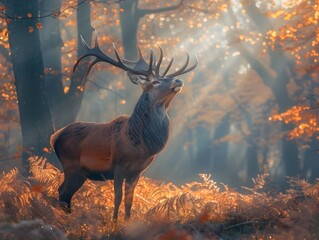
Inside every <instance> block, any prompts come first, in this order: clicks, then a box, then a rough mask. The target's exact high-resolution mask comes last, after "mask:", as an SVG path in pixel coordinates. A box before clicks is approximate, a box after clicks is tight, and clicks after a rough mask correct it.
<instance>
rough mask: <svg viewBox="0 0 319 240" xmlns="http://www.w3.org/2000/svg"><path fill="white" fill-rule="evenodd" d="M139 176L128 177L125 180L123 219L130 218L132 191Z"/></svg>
mask: <svg viewBox="0 0 319 240" xmlns="http://www.w3.org/2000/svg"><path fill="white" fill-rule="evenodd" d="M139 178H140V176H139V175H138V176H135V177H129V178H126V179H125V219H126V220H127V219H129V218H130V217H131V208H132V202H133V195H134V189H135V187H136V184H137V182H138V179H139Z"/></svg>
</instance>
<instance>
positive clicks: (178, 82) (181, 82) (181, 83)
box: [175, 79, 183, 85]
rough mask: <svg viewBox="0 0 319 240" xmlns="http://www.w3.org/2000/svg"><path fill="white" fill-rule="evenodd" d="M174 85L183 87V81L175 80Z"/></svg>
mask: <svg viewBox="0 0 319 240" xmlns="http://www.w3.org/2000/svg"><path fill="white" fill-rule="evenodd" d="M175 83H176V84H178V85H183V80H180V79H175Z"/></svg>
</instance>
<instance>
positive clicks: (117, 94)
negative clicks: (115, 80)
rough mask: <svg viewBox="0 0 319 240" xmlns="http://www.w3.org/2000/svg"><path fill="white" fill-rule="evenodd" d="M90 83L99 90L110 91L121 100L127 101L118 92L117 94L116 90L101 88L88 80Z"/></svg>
mask: <svg viewBox="0 0 319 240" xmlns="http://www.w3.org/2000/svg"><path fill="white" fill-rule="evenodd" d="M88 82H90V83H92V84H93V85H94V86H95V87H96V88H97V89H98V90H106V91H109V92H111V93H113V94H115V95H116V96H118V97H120V98H121V99H124V100H125V97H124V96H123V95H121V94H119V93H117V92H115V91H114V90H112V89H110V88H106V87H102V86H100V85H99V84H98V83H96V82H94V81H92V80H88Z"/></svg>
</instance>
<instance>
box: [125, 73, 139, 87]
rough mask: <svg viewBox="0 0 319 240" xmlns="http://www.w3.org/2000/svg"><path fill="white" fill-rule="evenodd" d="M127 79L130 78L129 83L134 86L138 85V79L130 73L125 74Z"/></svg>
mask: <svg viewBox="0 0 319 240" xmlns="http://www.w3.org/2000/svg"><path fill="white" fill-rule="evenodd" d="M127 75H128V77H129V78H130V80H131V82H132V83H134V84H135V85H138V83H139V82H140V81H141V79H140V77H139V76H138V75H137V74H135V73H132V72H127Z"/></svg>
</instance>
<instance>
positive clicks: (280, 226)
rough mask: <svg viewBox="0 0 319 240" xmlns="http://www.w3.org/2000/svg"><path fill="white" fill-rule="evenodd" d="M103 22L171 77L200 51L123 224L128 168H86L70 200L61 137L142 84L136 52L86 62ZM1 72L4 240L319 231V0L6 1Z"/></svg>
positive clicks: (115, 106) (124, 45) (316, 234)
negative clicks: (115, 177) (96, 175)
mask: <svg viewBox="0 0 319 240" xmlns="http://www.w3.org/2000/svg"><path fill="white" fill-rule="evenodd" d="M96 34H98V38H97V39H98V40H97V41H98V45H99V47H100V48H101V49H102V50H103V52H104V53H105V54H107V55H108V56H110V57H111V58H112V59H118V54H119V55H120V56H121V57H123V59H125V60H124V62H125V63H127V64H129V62H130V61H136V60H137V59H138V57H139V56H140V53H142V54H143V55H144V57H145V59H146V60H145V61H146V62H150V64H149V65H150V66H153V67H154V65H153V62H152V61H154V62H155V65H156V63H158V62H159V61H160V62H162V65H163V67H162V68H163V69H165V68H166V67H167V66H169V67H170V66H171V70H169V71H168V76H170V75H171V76H173V75H174V74H173V72H177V73H178V72H183V70H185V69H186V70H187V68H186V67H185V68H184V66H183V65H184V63H185V59H186V63H189V67H190V66H192V65H193V64H195V62H196V59H197V61H198V66H197V67H196V68H195V66H194V68H195V69H192V71H189V72H188V73H186V74H183V75H182V76H178V79H182V81H183V87H182V89H181V90H178V91H177V92H176V93H178V94H176V96H175V97H174V99H173V100H172V102H171V103H170V107H169V110H168V115H169V118H170V131H169V137H168V142H167V144H166V146H165V148H164V149H163V150H162V151H160V152H159V153H158V154H157V155H156V159H155V160H154V162H153V163H152V164H151V165H150V167H149V168H147V170H146V171H145V172H143V174H142V176H141V178H140V180H139V181H138V183H137V185H136V189H135V193H134V199H133V206H132V211H131V218H130V219H129V220H127V219H126V220H125V219H124V214H126V209H125V211H124V204H123V203H122V205H121V206H120V209H119V218H118V221H117V222H114V221H113V220H112V214H113V209H114V202H115V200H114V199H115V198H116V197H115V193H114V191H115V190H114V188H115V186H113V181H104V182H100V181H92V180H86V181H85V183H84V185H83V187H81V188H80V189H79V190H78V191H77V192H76V193H75V195H74V197H73V200H72V212H71V213H66V212H65V211H63V209H62V208H61V206H60V205H59V201H58V200H59V195H58V194H59V193H58V188H59V186H60V185H61V183H62V182H63V179H64V175H63V168H62V167H61V163H60V162H59V159H58V157H57V155H56V153H55V151H54V149H53V148H52V147H51V145H50V137H51V135H52V134H53V133H54V132H56V131H57V130H58V129H61V128H62V127H65V126H66V125H68V124H71V123H73V122H76V121H78V122H98V123H103V122H110V121H112V120H113V119H115V118H116V117H118V116H120V115H128V116H129V115H131V114H132V112H133V109H134V107H135V106H136V105H137V102H138V100H139V97H140V96H141V94H142V91H143V90H142V89H141V88H140V87H139V86H137V85H135V84H132V83H134V81H132V78H131V76H130V72H129V71H127V72H128V74H127V73H126V72H125V71H123V69H124V68H125V67H126V65H125V67H124V68H123V67H122V69H120V68H118V67H116V66H115V65H114V64H113V65H112V64H108V63H105V62H103V61H101V62H100V60H101V59H99V58H97V59H95V60H94V59H93V58H92V57H89V58H84V59H82V60H81V61H80V62H79V64H77V63H78V62H77V60H78V59H79V58H80V57H81V56H83V54H85V53H86V51H87V46H86V45H85V44H84V43H83V41H82V39H83V40H84V41H85V42H86V43H87V44H88V46H95V44H96V40H95V39H94V38H95V35H96ZM113 46H114V47H116V49H117V51H114V48H113ZM150 52H151V53H150ZM162 53H163V58H161V57H159V56H160V55H161V54H162ZM155 56H156V57H155ZM187 56H189V59H187ZM172 58H174V62H173V64H172V61H171V59H172ZM92 62H94V63H95V62H96V64H94V66H93V67H92ZM75 64H77V67H76V68H75V69H74V66H75ZM171 64H172V65H171ZM159 65H160V64H159ZM169 67H168V68H169ZM155 68H156V66H155ZM0 69H1V72H0V170H1V171H2V174H1V176H0V184H1V188H0V239H125V240H126V239H128V240H149V239H159V240H173V239H174V240H175V239H176V240H188V239H196V240H197V239H199V240H201V239H203V240H204V239H230V240H231V239H319V181H318V179H319V155H318V151H319V144H318V139H319V134H318V133H319V126H318V125H319V117H318V116H319V111H318V109H319V0H266V1H260V0H225V1H222V0H198V1H191V0H170V1H168V0H163V1H156V0H55V1H52V0H51V1H50V0H28V1H18V0H2V1H0ZM89 69H91V70H90V72H88V70H89ZM150 69H152V67H150ZM317 70H318V72H317ZM155 71H156V69H155ZM161 71H163V70H162V69H161ZM176 75H177V74H176ZM163 76H165V73H164V74H163ZM141 79H142V78H141ZM130 80H131V81H130ZM179 81H180V80H179ZM144 90H145V89H144ZM115 127H116V126H115ZM134 146H135V145H134ZM126 147H127V146H121V148H123V149H125V148H126ZM114 185H115V184H114Z"/></svg>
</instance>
